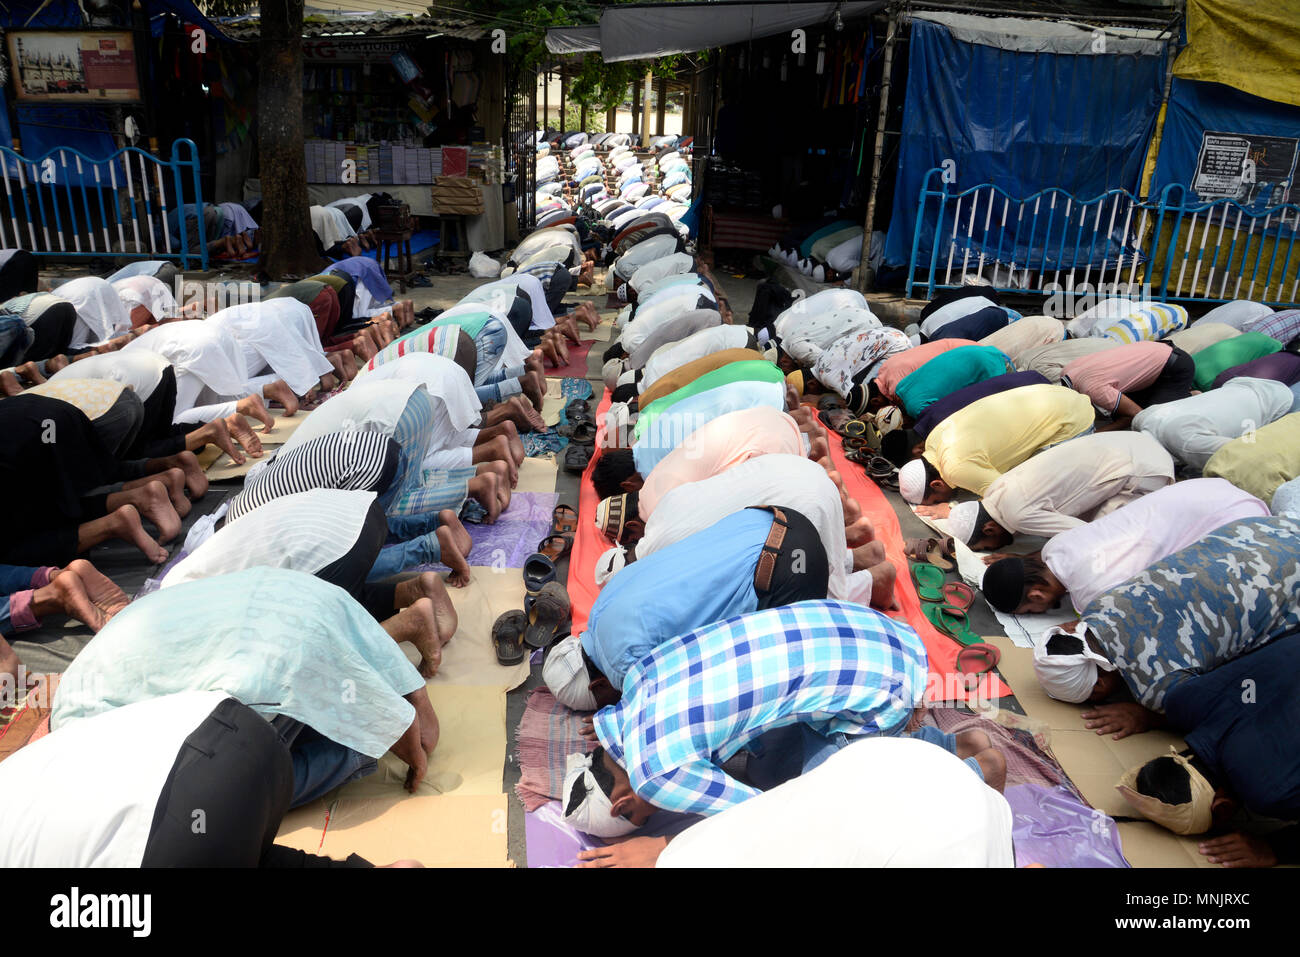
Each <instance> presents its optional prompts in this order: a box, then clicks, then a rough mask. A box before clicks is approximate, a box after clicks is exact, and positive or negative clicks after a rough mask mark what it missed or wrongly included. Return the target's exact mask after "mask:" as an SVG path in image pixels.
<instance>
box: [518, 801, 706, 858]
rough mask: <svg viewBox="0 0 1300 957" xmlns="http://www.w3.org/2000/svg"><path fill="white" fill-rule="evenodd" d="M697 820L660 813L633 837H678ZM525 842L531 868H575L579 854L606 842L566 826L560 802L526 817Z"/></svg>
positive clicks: (664, 812)
mask: <svg viewBox="0 0 1300 957" xmlns="http://www.w3.org/2000/svg"><path fill="white" fill-rule="evenodd" d="M695 821H696V817H695V816H694V815H691V814H671V813H669V812H668V811H659V812H658V813H656V814H655V815H654V816H653V817H652V818H650V820H649V821H648V822H646V825H645V827H643V828H640V829H639V830H637V831H636V832H635V834H634V835H633V836H634V837H659V836H660V835H662V834H679V833H681V832H682V831H684V830H686V828H688V827H690V826H691V825H692V824H694V823H695ZM524 842H525V845H526V847H527V849H528V866H529V867H575V866H577V863H578V852H579V851H585V850H589V849H590V848H593V847H604V846H605V844H606V842H605V841H603V840H601V839H600V838H598V837H592V836H591V835H590V834H584V833H583V832H582V831H579V830H578V829H577V828H574V827H572V826H571V825H568V824H565V823H564V813H563V810H562V809H561V808H560V802H559V801H550V802H549V803H547V804H543V805H542V806H541V807H539V808H538V809H537V810H536V811H529V812H528V813H526V814H524Z"/></svg>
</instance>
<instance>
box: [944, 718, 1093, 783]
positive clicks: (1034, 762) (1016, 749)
mask: <svg viewBox="0 0 1300 957" xmlns="http://www.w3.org/2000/svg"><path fill="white" fill-rule="evenodd" d="M926 715H927V719H932V721H933V724H934V725H935V726H936V727H937V728H938V729H939V730H940V731H943V732H944V733H945V734H958V733H960V732H962V731H983V732H984V733H985V734H987V735H988V736H989V740H990V741H992V742H993V746H994V747H996V748H999V749H1000V750H1001V751H1002V755H1003V757H1005V758H1006V759H1007V783H1008V784H1037V785H1042V786H1043V787H1046V788H1056V787H1062V788H1065V789H1066V790H1068V791H1069V792H1070V794H1072V795H1073V796H1074V797H1075V798H1076V799H1078V800H1082V795H1080V794H1079V792H1078V789H1077V788H1075V786H1074V785H1073V784H1072V783H1070V779H1069V778H1068V777H1066V774H1065V772H1064V771H1063V770H1062V769H1061V766H1060V765H1059V764H1058V763H1057V762H1056V759H1055V758H1053V757H1052V756H1051V753H1050V751H1049V745H1048V742H1049V740H1050V737H1051V734H1050V730H1049V729H1048V728H1047V726H1046V725H1044V724H1042V722H1036V721H1033V720H1032V719H1029V718H1022V717H1020V716H1019V715H1016V714H1013V713H1012V712H1009V711H996V712H993V716H994V717H996V718H997V719H998V720H993V719H992V718H991V717H982V716H980V715H975V714H964V713H962V712H961V711H958V710H957V709H956V708H930V709H927V711H926ZM1016 719H1019V720H1016ZM1003 721H1009V722H1013V724H1012V726H1008V725H1007V724H1005V723H1002V722H1003Z"/></svg>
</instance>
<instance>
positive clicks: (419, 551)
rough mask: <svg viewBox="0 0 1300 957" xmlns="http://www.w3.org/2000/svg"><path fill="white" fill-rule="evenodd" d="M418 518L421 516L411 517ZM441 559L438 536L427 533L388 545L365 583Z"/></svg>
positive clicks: (371, 568)
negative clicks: (407, 540)
mask: <svg viewBox="0 0 1300 957" xmlns="http://www.w3.org/2000/svg"><path fill="white" fill-rule="evenodd" d="M412 517H413V518H420V517H422V516H418V515H417V516H412ZM441 559H442V546H441V545H440V544H439V543H438V534H437V533H436V532H428V533H427V534H424V535H421V536H420V537H419V538H413V539H411V540H410V541H409V542H402V543H401V544H398V545H388V546H386V547H384V548H383V549H381V550H380V552H379V557H378V558H376V559H375V563H374V564H373V565H372V566H370V572H369V573H368V574H367V575H366V581H368V582H373V581H379V580H380V579H383V578H388V577H389V576H390V575H397V574H400V573H401V572H404V571H406V570H407V569H408V568H414V567H415V566H417V565H432V564H434V563H435V562H437V561H440V560H441Z"/></svg>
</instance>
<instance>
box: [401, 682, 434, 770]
mask: <svg viewBox="0 0 1300 957" xmlns="http://www.w3.org/2000/svg"><path fill="white" fill-rule="evenodd" d="M405 697H406V700H407V701H409V702H411V707H413V708H415V718H416V720H417V721H419V722H420V747H421V748H423V749H424V753H425V754H433V749H434V748H436V747H437V746H438V734H439V730H438V716H437V715H436V714H434V713H433V704H432V703H431V702H430V701H429V692H428V691H426V690H425V689H424V688H420V689H419V690H418V691H412V692H411V693H410V694H409V695H406V696H405Z"/></svg>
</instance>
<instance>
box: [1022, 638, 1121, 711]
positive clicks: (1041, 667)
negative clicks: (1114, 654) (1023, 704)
mask: <svg viewBox="0 0 1300 957" xmlns="http://www.w3.org/2000/svg"><path fill="white" fill-rule="evenodd" d="M1057 635H1066V636H1068V637H1070V638H1075V639H1077V645H1076V643H1075V642H1063V643H1064V644H1069V645H1075V647H1074V649H1073V650H1072V651H1070V652H1067V653H1061V652H1059V651H1058V652H1057V653H1056V654H1053V653H1052V652H1050V651H1048V649H1047V645H1048V643H1049V642H1050V641H1051V640H1052V639H1053V638H1055V637H1056V636H1057ZM1087 635H1088V627H1087V626H1086V625H1083V624H1080V625H1079V626H1078V631H1077V632H1076V633H1075V634H1070V632H1068V631H1066V630H1065V629H1064V628H1061V627H1059V626H1058V627H1055V628H1049V629H1047V631H1045V632H1043V634H1042V635H1041V636H1039V638H1038V640H1037V641H1036V642H1034V674H1035V675H1037V676H1038V683H1039V684H1041V685H1042V686H1043V690H1044V691H1046V692H1047V693H1048V695H1049V696H1050V697H1053V698H1055V699H1056V700H1057V701H1068V702H1069V703H1070V704H1080V703H1081V702H1084V701H1087V700H1088V696H1089V695H1090V694H1092V689H1093V686H1094V685H1095V684H1096V683H1097V669H1098V668H1100V669H1101V670H1102V671H1114V670H1115V666H1114V665H1113V664H1111V663H1110V662H1109V661H1107V660H1106V659H1105V657H1103V656H1102V655H1099V654H1097V652H1095V651H1093V650H1092V648H1090V647H1089V646H1088V641H1087ZM1058 644H1062V642H1058Z"/></svg>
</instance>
